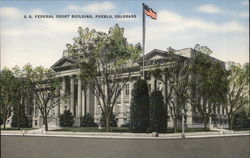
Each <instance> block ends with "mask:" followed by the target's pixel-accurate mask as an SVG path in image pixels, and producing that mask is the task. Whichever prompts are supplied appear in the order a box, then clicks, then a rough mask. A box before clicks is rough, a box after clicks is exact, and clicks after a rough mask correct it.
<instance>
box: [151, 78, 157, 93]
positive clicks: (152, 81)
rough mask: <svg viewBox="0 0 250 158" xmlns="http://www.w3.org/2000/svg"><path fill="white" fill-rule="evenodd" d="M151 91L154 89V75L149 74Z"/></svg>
mask: <svg viewBox="0 0 250 158" xmlns="http://www.w3.org/2000/svg"><path fill="white" fill-rule="evenodd" d="M150 84H151V93H152V92H153V91H154V90H155V88H156V87H155V78H154V76H151V83H150Z"/></svg>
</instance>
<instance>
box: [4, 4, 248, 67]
mask: <svg viewBox="0 0 250 158" xmlns="http://www.w3.org/2000/svg"><path fill="white" fill-rule="evenodd" d="M142 2H144V3H146V4H147V5H148V6H149V7H151V8H153V9H154V10H155V11H156V12H157V16H158V19H157V20H152V19H150V18H149V17H147V18H146V52H149V51H150V50H152V49H154V48H157V49H162V50H166V49H167V48H168V47H169V46H171V47H173V48H174V49H183V48H193V47H194V46H195V44H197V43H199V44H200V45H206V46H208V47H209V48H210V49H212V50H213V54H212V56H214V57H216V58H218V59H220V60H222V61H225V62H227V61H234V62H237V63H241V64H243V63H245V62H247V61H248V59H249V29H248V26H249V3H248V0H231V1H230V0H168V1H163V0H162V1H156V0H154V1H153V0H148V1H139V0H138V1H122V0H121V1H7V2H5V1H0V18H1V19H0V20H1V66H2V67H3V66H7V67H13V66H15V65H18V66H21V67H22V66H23V65H25V64H26V63H31V64H32V65H33V66H39V65H43V66H44V67H50V66H51V65H52V64H54V63H55V62H56V61H57V60H58V59H60V57H61V56H62V52H63V50H64V49H65V48H66V46H65V45H66V43H72V38H73V37H75V36H77V28H78V26H81V27H82V28H85V27H89V28H90V29H96V30H97V31H103V32H107V31H108V29H109V27H112V26H114V25H115V24H116V23H118V24H119V25H120V26H122V27H124V28H125V36H126V37H127V39H128V41H129V42H130V43H133V44H135V43H138V42H141V40H142V38H141V37H142V35H141V32H142V28H141V26H142ZM37 14H38V15H41V14H42V15H43V14H53V15H57V14H60V15H62V14H77V15H81V14H92V15H96V14H111V15H113V16H114V15H116V14H135V15H136V17H137V18H134V19H116V18H113V19H96V18H93V19H71V18H70V19H57V18H54V19H35V18H33V19H24V18H23V16H24V15H32V16H34V15H37Z"/></svg>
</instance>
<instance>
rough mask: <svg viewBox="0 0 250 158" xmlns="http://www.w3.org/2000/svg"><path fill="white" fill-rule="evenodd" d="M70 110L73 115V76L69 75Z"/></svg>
mask: <svg viewBox="0 0 250 158" xmlns="http://www.w3.org/2000/svg"><path fill="white" fill-rule="evenodd" d="M70 111H71V112H72V114H73V115H74V116H75V112H74V77H73V76H71V77H70Z"/></svg>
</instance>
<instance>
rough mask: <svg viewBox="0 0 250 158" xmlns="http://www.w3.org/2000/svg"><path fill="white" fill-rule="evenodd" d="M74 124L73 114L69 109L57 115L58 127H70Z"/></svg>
mask: <svg viewBox="0 0 250 158" xmlns="http://www.w3.org/2000/svg"><path fill="white" fill-rule="evenodd" d="M73 124H74V116H73V115H72V113H71V112H70V111H69V110H65V111H64V112H63V114H61V115H60V116H59V125H60V127H72V125H73Z"/></svg>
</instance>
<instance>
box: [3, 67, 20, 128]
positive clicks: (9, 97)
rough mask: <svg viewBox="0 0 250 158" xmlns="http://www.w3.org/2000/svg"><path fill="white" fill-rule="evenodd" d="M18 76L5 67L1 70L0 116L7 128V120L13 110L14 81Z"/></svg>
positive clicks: (4, 126)
mask: <svg viewBox="0 0 250 158" xmlns="http://www.w3.org/2000/svg"><path fill="white" fill-rule="evenodd" d="M15 80H16V78H15V76H14V75H13V73H12V72H11V70H9V69H7V68H4V69H3V70H2V71H1V72H0V117H1V119H2V120H3V128H4V129H5V128H6V120H7V119H8V118H9V117H10V116H11V112H12V111H13V96H14V95H15V92H14V90H13V89H14V82H15Z"/></svg>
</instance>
